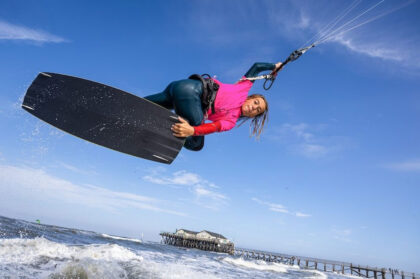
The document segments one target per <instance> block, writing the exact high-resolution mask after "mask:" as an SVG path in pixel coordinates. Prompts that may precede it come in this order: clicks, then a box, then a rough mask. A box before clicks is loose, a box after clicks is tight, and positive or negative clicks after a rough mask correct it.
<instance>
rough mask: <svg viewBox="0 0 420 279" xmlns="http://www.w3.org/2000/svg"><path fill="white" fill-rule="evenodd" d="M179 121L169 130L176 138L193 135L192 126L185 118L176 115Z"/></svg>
mask: <svg viewBox="0 0 420 279" xmlns="http://www.w3.org/2000/svg"><path fill="white" fill-rule="evenodd" d="M178 119H179V121H180V122H181V123H176V124H174V125H172V127H171V130H172V132H173V135H174V136H175V137H178V138H185V137H189V136H192V135H194V127H193V126H191V125H190V124H189V123H188V122H187V120H185V119H183V118H181V117H178Z"/></svg>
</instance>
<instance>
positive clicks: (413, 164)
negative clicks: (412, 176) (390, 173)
mask: <svg viewBox="0 0 420 279" xmlns="http://www.w3.org/2000/svg"><path fill="white" fill-rule="evenodd" d="M385 167H386V168H388V169H391V170H394V171H407V172H408V171H412V172H420V159H415V160H409V161H405V162H399V163H393V164H388V165H385Z"/></svg>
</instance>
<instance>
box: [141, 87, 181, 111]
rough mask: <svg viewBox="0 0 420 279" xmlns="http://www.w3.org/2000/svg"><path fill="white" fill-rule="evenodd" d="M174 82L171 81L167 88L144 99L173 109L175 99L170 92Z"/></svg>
mask: <svg viewBox="0 0 420 279" xmlns="http://www.w3.org/2000/svg"><path fill="white" fill-rule="evenodd" d="M171 84H172V83H170V84H169V85H168V86H167V87H166V89H165V90H163V91H162V92H161V93H157V94H153V95H149V96H146V97H144V99H146V100H149V101H151V102H153V103H155V104H158V105H160V106H162V107H164V108H166V109H173V108H174V105H173V101H172V97H171V96H170V94H169V91H170V86H171Z"/></svg>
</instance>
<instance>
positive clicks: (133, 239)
mask: <svg viewBox="0 0 420 279" xmlns="http://www.w3.org/2000/svg"><path fill="white" fill-rule="evenodd" d="M101 235H102V236H103V237H106V238H112V239H116V240H125V241H131V242H137V243H142V241H141V240H140V239H136V238H128V237H121V236H113V235H109V234H106V233H103V234H101Z"/></svg>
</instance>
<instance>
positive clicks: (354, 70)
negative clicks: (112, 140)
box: [0, 0, 420, 272]
mask: <svg viewBox="0 0 420 279" xmlns="http://www.w3.org/2000/svg"><path fill="white" fill-rule="evenodd" d="M349 3H351V2H348V1H330V2H327V1H316V2H315V1H181V0H176V1H153V3H152V1H145V2H140V1H138V2H137V1H115V2H112V3H111V2H104V1H89V2H86V1H71V2H63V1H7V0H6V1H1V2H0V61H1V63H0V81H1V82H0V104H1V105H0V128H1V130H2V133H1V137H0V214H1V215H4V216H8V217H15V218H23V219H26V220H35V219H40V220H41V222H43V223H49V224H56V225H62V226H69V227H77V228H82V229H89V230H95V231H99V232H104V233H111V234H117V235H124V236H130V237H140V235H141V234H142V233H144V238H145V239H148V240H159V236H158V233H159V232H160V231H174V230H175V229H176V228H181V227H182V228H187V229H191V230H202V229H207V230H211V231H215V232H219V233H221V234H223V235H226V236H227V237H228V238H230V239H232V240H233V241H234V242H235V243H236V245H238V246H240V247H247V248H256V249H262V250H270V251H278V252H283V253H290V254H297V255H305V256H312V257H321V258H328V259H334V260H343V261H351V262H354V263H360V264H369V265H376V266H381V267H382V266H383V267H393V268H401V269H406V270H408V271H415V272H420V265H419V264H418V263H419V262H420V256H419V254H418V250H419V248H420V238H419V235H420V203H419V194H420V189H419V187H420V185H419V184H420V148H419V142H420V141H419V140H420V129H419V128H420V125H419V116H420V92H419V88H420V79H419V77H420V55H419V54H418V50H417V46H418V45H419V43H420V32H419V27H420V20H419V18H418V15H417V14H418V11H419V10H420V3H419V2H418V1H411V2H402V1H384V2H383V3H381V4H380V5H379V6H378V8H377V9H375V10H373V11H372V13H370V14H367V15H366V17H364V18H359V19H358V22H359V23H362V22H363V21H364V20H368V19H371V18H374V17H375V16H378V15H383V14H387V13H388V12H391V13H388V14H387V15H386V16H384V17H381V18H379V19H378V20H375V21H373V22H370V23H369V24H366V25H363V26H361V27H360V28H358V29H355V30H352V31H351V32H348V33H345V34H342V35H339V36H336V37H334V38H333V40H331V41H330V42H328V43H325V44H322V45H320V46H318V47H315V48H314V49H312V50H310V51H309V52H308V53H307V54H305V55H304V56H303V57H302V58H301V59H299V60H297V61H296V62H293V63H291V64H289V65H287V66H286V67H285V68H284V70H283V71H282V72H281V73H280V74H279V76H278V78H277V80H276V82H275V84H274V86H273V87H272V89H271V90H270V91H267V92H264V90H263V89H262V82H260V81H258V82H256V83H255V85H254V87H253V88H252V92H253V93H264V94H266V96H267V98H268V101H269V105H270V119H269V123H268V126H267V127H266V129H265V132H264V134H263V136H262V138H261V140H260V141H259V142H256V141H255V140H254V139H251V138H249V136H248V133H249V130H248V128H247V126H246V125H244V126H242V127H240V128H237V129H236V128H235V129H233V130H231V131H229V132H226V133H220V134H213V135H209V136H207V137H206V146H205V148H204V150H203V151H201V152H198V153H195V152H190V151H188V150H183V151H182V152H181V153H180V155H179V156H178V158H177V159H176V160H175V161H174V163H173V164H172V165H169V166H167V165H161V164H158V163H155V162H150V161H146V160H142V159H138V158H134V157H131V156H128V155H124V154H121V153H118V152H115V151H112V150H108V149H105V148H102V147H99V146H96V145H94V144H91V143H88V142H84V141H82V140H80V139H78V138H75V137H72V136H70V135H68V134H65V133H63V132H61V131H59V130H57V129H54V128H53V127H50V126H48V125H47V124H44V123H42V122H41V121H39V120H37V119H36V118H34V117H32V116H31V115H30V114H28V113H27V112H25V111H23V110H22V109H21V108H20V104H21V102H22V98H23V96H24V93H25V91H26V89H27V87H28V86H29V85H30V83H31V81H32V80H33V79H34V78H35V76H36V75H37V73H38V72H41V71H50V72H58V73H64V74H69V75H74V76H79V77H83V78H86V79H91V80H95V81H98V82H102V83H105V84H108V85H111V86H114V87H117V88H120V89H122V90H125V91H128V92H131V93H134V94H137V95H139V96H145V95H148V94H151V93H156V92H160V91H161V90H163V89H164V88H165V86H166V85H167V84H168V83H169V82H170V81H172V80H177V79H182V78H185V77H187V76H188V75H190V74H192V73H210V74H212V75H216V76H217V77H218V79H219V80H221V81H223V82H226V83H233V82H235V81H236V80H237V79H238V78H240V77H241V76H242V75H243V74H244V73H245V72H246V71H247V70H248V68H249V67H250V66H251V65H252V63H254V62H256V61H259V62H278V61H281V60H284V59H285V58H286V57H287V56H288V55H289V53H290V52H291V51H292V50H294V49H296V48H298V47H300V46H302V45H303V44H304V43H305V41H307V40H308V39H310V38H311V37H312V36H313V35H315V34H316V33H317V32H318V31H319V30H320V29H321V28H322V27H323V26H325V24H327V23H328V22H330V21H331V20H332V19H334V18H335V17H336V16H337V15H339V14H340V12H342V11H343V10H344V9H345V8H346V7H347V6H348V5H349ZM372 3H373V2H365V1H362V3H361V4H360V5H359V6H358V7H357V9H355V10H354V13H353V14H352V15H353V17H354V16H355V15H357V14H359V13H361V12H362V11H363V10H365V9H367V8H368V7H369V5H372ZM375 3H376V2H375ZM407 3H408V4H407ZM405 4H407V5H406V6H404V5H405ZM402 6H404V7H402ZM349 16H350V17H349V18H351V15H349Z"/></svg>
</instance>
